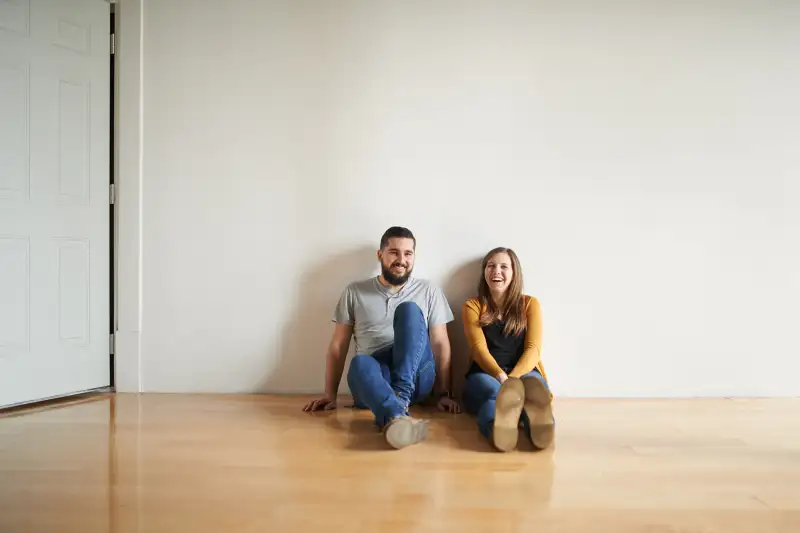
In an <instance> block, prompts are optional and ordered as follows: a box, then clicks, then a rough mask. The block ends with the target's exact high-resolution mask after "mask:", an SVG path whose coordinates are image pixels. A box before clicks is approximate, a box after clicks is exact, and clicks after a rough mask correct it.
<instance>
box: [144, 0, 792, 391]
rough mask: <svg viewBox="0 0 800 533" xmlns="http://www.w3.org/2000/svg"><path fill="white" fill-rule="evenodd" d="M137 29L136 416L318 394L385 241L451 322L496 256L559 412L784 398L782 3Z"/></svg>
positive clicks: (788, 230) (264, 11)
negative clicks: (517, 293)
mask: <svg viewBox="0 0 800 533" xmlns="http://www.w3.org/2000/svg"><path fill="white" fill-rule="evenodd" d="M143 17H144V18H143V24H144V32H143V46H144V48H143V61H144V68H143V72H142V75H143V94H144V112H143V121H144V122H143V123H144V144H143V151H144V159H143V187H142V193H143V196H142V216H143V226H142V230H143V248H142V260H143V263H142V266H143V278H142V283H143V305H144V307H143V317H142V346H141V349H142V361H141V376H142V382H141V385H142V388H143V389H144V390H146V391H220V392H240V391H241V392H243V391H280V392H314V391H320V390H322V387H323V374H324V353H325V348H326V345H327V342H328V339H329V335H330V333H331V331H332V325H331V323H330V316H331V313H332V310H333V307H334V305H335V302H336V299H337V297H338V295H339V292H340V290H341V289H342V288H343V287H344V285H345V284H346V282H348V281H350V280H351V279H358V278H361V277H364V276H368V275H371V274H372V273H374V272H377V270H376V267H377V263H376V262H375V259H374V250H375V248H377V241H378V238H379V237H380V235H381V233H382V232H383V230H384V229H385V228H386V227H388V226H389V225H393V224H401V225H406V226H408V227H409V228H411V229H412V230H413V231H415V232H416V234H417V236H418V239H419V247H418V254H419V255H418V258H417V272H418V274H419V275H422V276H427V277H430V278H433V279H434V280H436V281H437V282H439V283H441V284H442V285H444V286H445V287H446V289H447V292H448V294H449V296H450V297H451V304H452V307H453V308H454V311H455V312H456V314H457V315H458V314H460V307H461V304H462V303H463V299H464V298H465V297H467V296H468V295H470V294H471V292H472V287H473V285H474V284H475V283H476V281H477V276H478V275H479V272H478V271H477V268H476V265H475V260H476V259H477V258H479V257H480V256H481V255H482V254H483V253H484V252H486V251H487V250H488V249H489V248H491V247H493V246H496V245H505V246H511V247H513V248H515V249H516V250H517V251H518V252H519V254H520V256H521V258H522V261H523V265H524V268H525V276H526V279H527V284H526V285H527V289H528V292H530V293H532V294H534V295H536V296H537V297H539V299H540V300H541V302H542V306H543V312H544V326H545V331H544V352H543V356H544V360H545V363H546V366H547V369H548V372H549V374H550V376H551V379H552V383H553V386H554V389H555V392H556V393H557V394H559V395H562V396H564V395H569V396H686V395H691V396H694V395H700V396H705V395H797V394H800V380H798V375H799V374H800V357H799V356H800V349H799V348H800V341H799V340H798V336H797V334H796V325H797V324H798V323H800V311H798V304H797V302H798V301H800V251H798V243H800V214H799V213H800V184H799V183H798V176H797V173H798V169H800V150H798V146H800V122H798V119H800V99H798V98H797V95H798V94H800V69H798V68H797V60H798V57H800V32H798V31H797V28H798V27H800V7H798V4H797V3H796V2H793V1H791V0H784V1H783V2H779V1H773V2H763V1H756V0H752V1H741V0H738V1H728V0H717V1H709V2H677V3H676V2H673V1H667V0H661V1H651V2H630V1H628V2H625V1H621V0H615V1H606V2H590V1H588V0H587V1H577V0H566V1H565V0H560V1H548V2H535V3H534V2H497V1H494V0H485V1H477V0H470V1H465V0H459V1H455V0H454V1H439V2H430V1H422V0H419V1H411V2H372V1H366V0H365V1H361V2H355V1H340V2H318V1H312V0H307V1H297V0H293V1H283V2H277V1H263V0H235V1H229V2H218V1H215V0H194V1H192V2H188V1H184V2H181V1H179V0H158V1H154V0H144V15H143ZM453 332H454V333H457V334H460V331H459V326H458V325H456V327H455V328H454V329H453ZM455 345H456V348H457V351H458V352H459V353H457V354H456V355H457V356H459V357H463V353H460V352H461V350H460V348H461V347H462V345H463V344H462V341H461V339H458V338H457V339H456V340H455ZM342 390H343V391H344V390H346V387H345V386H344V384H343V387H342Z"/></svg>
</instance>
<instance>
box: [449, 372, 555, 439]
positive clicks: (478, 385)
mask: <svg viewBox="0 0 800 533" xmlns="http://www.w3.org/2000/svg"><path fill="white" fill-rule="evenodd" d="M529 376H534V377H536V378H537V379H538V380H539V381H541V382H542V383H544V386H545V388H546V389H547V390H548V391H549V390H550V388H549V387H548V386H547V382H546V381H545V380H544V378H543V377H542V375H541V374H540V373H539V371H538V370H536V369H534V370H533V371H531V372H528V373H527V374H525V375H524V376H522V377H523V378H525V377H529ZM499 390H500V382H499V381H497V380H496V379H495V378H493V377H492V376H490V375H489V374H485V373H483V372H476V373H474V374H470V375H469V376H467V382H466V384H465V385H464V409H466V411H467V412H468V413H470V414H473V415H476V418H477V422H478V431H480V432H481V435H483V436H484V437H486V438H487V439H491V436H492V427H493V426H494V410H495V403H496V400H497V392H498V391H499ZM520 420H521V421H522V423H523V424H524V425H525V429H526V430H529V429H530V421H529V420H528V415H526V414H525V411H522V416H521V417H520Z"/></svg>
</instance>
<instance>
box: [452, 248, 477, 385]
mask: <svg viewBox="0 0 800 533" xmlns="http://www.w3.org/2000/svg"><path fill="white" fill-rule="evenodd" d="M481 260H483V257H476V258H475V259H471V260H470V261H467V262H466V263H463V264H462V265H461V266H459V267H457V268H456V269H455V270H453V271H452V272H451V273H450V274H449V275H447V276H446V277H445V282H444V285H443V287H442V289H443V290H444V294H445V296H447V301H448V302H449V303H450V307H451V308H452V309H453V315H454V316H455V320H454V321H453V322H451V323H450V324H449V326H448V328H447V333H448V336H449V337H450V346H451V349H452V374H453V385H452V386H453V393H454V394H456V395H458V396H460V395H461V389H462V388H463V386H464V374H465V373H466V372H467V368H469V364H470V357H469V351H468V350H467V339H466V337H465V336H464V322H463V320H462V319H461V309H462V308H463V306H464V302H466V301H467V300H468V299H469V298H474V297H476V296H477V295H478V280H479V279H480V275H481Z"/></svg>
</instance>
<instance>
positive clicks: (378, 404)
mask: <svg viewBox="0 0 800 533" xmlns="http://www.w3.org/2000/svg"><path fill="white" fill-rule="evenodd" d="M416 244H417V241H416V238H415V237H414V235H413V234H412V233H411V231H409V230H408V229H406V228H402V227H397V226H395V227H391V228H389V229H388V230H386V232H385V233H384V234H383V236H382V237H381V242H380V249H379V250H378V260H379V261H380V263H381V274H380V275H379V276H378V277H375V278H369V279H366V280H364V281H357V282H354V283H351V284H350V285H348V286H347V288H346V289H345V290H344V292H343V293H342V295H341V297H340V298H339V303H338V305H337V306H336V311H335V313H334V318H333V321H334V322H335V323H336V327H335V329H334V332H333V338H332V339H331V342H330V345H329V347H328V355H327V366H326V371H325V395H324V396H323V397H322V398H320V399H318V400H314V401H312V402H309V403H308V404H307V405H306V406H305V407H304V408H303V410H304V411H316V410H320V409H322V410H329V409H335V408H336V396H337V393H338V390H339V382H340V381H341V378H342V372H343V371H344V363H345V359H346V357H347V351H348V349H349V348H350V337H351V335H352V336H353V338H354V339H355V342H356V355H355V357H353V360H352V361H351V362H350V370H349V372H348V374H347V384H348V385H349V387H350V392H351V393H352V394H353V400H354V402H355V404H356V406H357V407H360V408H369V409H370V410H371V411H372V413H373V414H374V415H375V422H376V424H377V425H378V427H380V428H381V429H382V430H383V432H384V435H385V437H386V440H387V442H388V443H389V444H390V445H391V446H392V447H394V448H397V449H400V448H405V447H406V446H409V445H411V444H416V443H418V442H420V441H422V440H424V439H425V438H426V437H427V435H428V423H427V422H426V421H424V420H418V419H415V418H413V417H411V416H410V415H409V412H408V407H409V406H410V405H411V404H414V403H419V402H421V401H423V400H425V399H427V398H428V397H429V396H430V395H431V393H432V392H433V390H434V388H435V391H436V394H437V395H438V401H437V407H438V408H439V410H442V411H448V412H451V413H457V412H459V411H460V408H459V406H458V404H457V403H456V402H455V401H454V400H453V399H452V395H451V394H450V340H449V338H448V336H447V323H448V322H451V321H452V320H453V312H452V311H451V309H450V306H449V305H448V303H447V299H446V298H445V296H444V293H443V292H442V290H441V289H440V288H438V287H436V286H434V285H433V284H432V283H430V282H429V281H426V280H422V279H418V278H415V277H412V276H411V273H412V271H413V270H414V258H415V252H416Z"/></svg>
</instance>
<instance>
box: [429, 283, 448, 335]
mask: <svg viewBox="0 0 800 533" xmlns="http://www.w3.org/2000/svg"><path fill="white" fill-rule="evenodd" d="M429 306H430V307H429V311H428V327H430V326H439V325H441V324H447V323H448V322H452V321H453V310H452V309H450V304H449V303H448V302H447V297H446V296H445V295H444V292H443V291H442V289H441V288H439V287H431V291H430V296H429Z"/></svg>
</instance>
